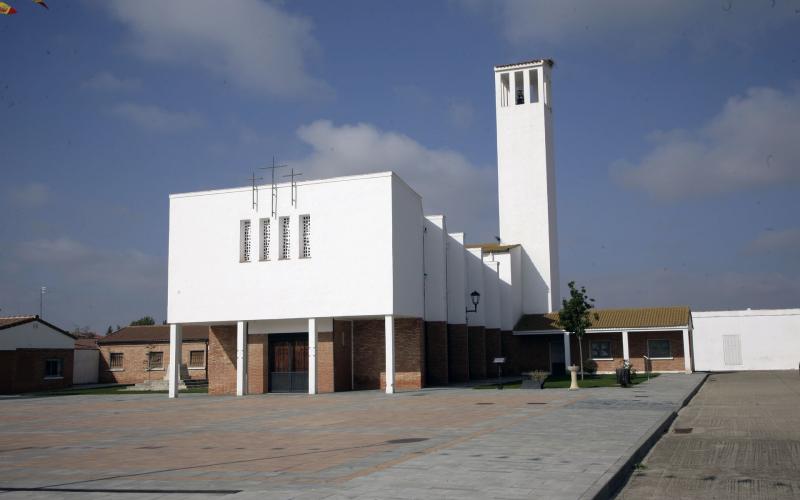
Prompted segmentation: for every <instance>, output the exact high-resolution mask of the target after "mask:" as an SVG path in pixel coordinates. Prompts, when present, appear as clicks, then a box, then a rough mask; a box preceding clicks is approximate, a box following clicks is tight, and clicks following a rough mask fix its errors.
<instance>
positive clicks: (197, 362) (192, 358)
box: [189, 351, 206, 368]
mask: <svg viewBox="0 0 800 500" xmlns="http://www.w3.org/2000/svg"><path fill="white" fill-rule="evenodd" d="M205 366H206V353H205V352H203V351H190V352H189V368H205Z"/></svg>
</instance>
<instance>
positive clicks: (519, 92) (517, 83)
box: [514, 71, 525, 104]
mask: <svg viewBox="0 0 800 500" xmlns="http://www.w3.org/2000/svg"><path fill="white" fill-rule="evenodd" d="M514 95H515V97H516V103H517V104H525V82H524V77H523V75H522V71H517V72H515V73H514Z"/></svg>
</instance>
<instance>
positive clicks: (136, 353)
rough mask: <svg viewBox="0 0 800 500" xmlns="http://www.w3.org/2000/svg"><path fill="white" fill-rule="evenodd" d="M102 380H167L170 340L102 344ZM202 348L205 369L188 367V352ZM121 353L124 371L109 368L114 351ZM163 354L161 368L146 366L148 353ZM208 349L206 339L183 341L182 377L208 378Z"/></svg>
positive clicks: (100, 376) (137, 381)
mask: <svg viewBox="0 0 800 500" xmlns="http://www.w3.org/2000/svg"><path fill="white" fill-rule="evenodd" d="M99 348H100V357H99V370H100V374H99V380H100V382H102V383H109V384H141V383H143V382H147V381H151V380H152V381H156V380H166V379H167V376H168V373H167V370H168V368H169V361H170V357H169V343H164V342H153V343H150V344H108V345H100V346H99ZM191 351H203V352H205V353H206V368H202V369H189V367H188V365H189V353H190V352H191ZM112 352H113V353H117V352H118V353H122V370H119V371H116V370H115V371H112V370H111V368H110V363H111V353H112ZM149 352H161V353H163V363H162V366H163V368H162V369H159V370H148V369H147V353H149ZM207 367H208V352H207V347H206V343H205V342H183V344H182V346H181V379H182V380H206V379H207V378H208V375H207V374H208V370H207Z"/></svg>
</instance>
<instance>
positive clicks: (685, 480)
mask: <svg viewBox="0 0 800 500" xmlns="http://www.w3.org/2000/svg"><path fill="white" fill-rule="evenodd" d="M798 409H800V376H798V372H797V371H796V370H793V371H786V372H780V371H775V372H739V373H715V374H712V375H711V376H710V377H709V379H708V381H707V383H706V384H705V385H703V387H702V388H701V389H700V391H699V392H698V394H697V396H695V398H694V399H693V400H692V402H691V403H690V404H689V405H688V406H686V407H685V408H683V410H681V411H680V413H679V414H678V417H677V418H676V419H675V421H674V422H673V423H672V426H671V428H670V432H669V433H668V434H667V435H665V436H664V437H663V438H662V439H661V441H659V443H658V444H657V445H656V446H655V447H654V448H653V449H652V451H651V452H650V454H649V455H648V456H647V457H646V459H645V460H644V462H643V464H642V465H643V467H642V468H640V470H639V471H638V472H637V473H635V474H634V475H633V477H632V478H631V480H630V482H629V483H628V485H627V486H626V487H625V489H624V490H623V491H622V492H621V493H620V495H619V498H622V499H639V498H650V499H655V500H661V499H663V500H666V499H670V500H672V499H677V498H686V499H692V498H698V499H700V498H702V499H707V498H709V499H711V498H720V499H790V498H791V499H796V498H800V411H798Z"/></svg>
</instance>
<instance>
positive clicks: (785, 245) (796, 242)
mask: <svg viewBox="0 0 800 500" xmlns="http://www.w3.org/2000/svg"><path fill="white" fill-rule="evenodd" d="M745 253H747V254H751V255H757V254H778V253H780V254H783V253H787V254H790V255H795V256H797V257H798V258H800V229H798V228H790V229H782V230H777V231H776V230H769V231H765V232H763V233H761V234H759V235H758V236H757V237H756V238H755V239H754V240H753V241H751V242H750V243H748V244H747V246H746V247H745Z"/></svg>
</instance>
